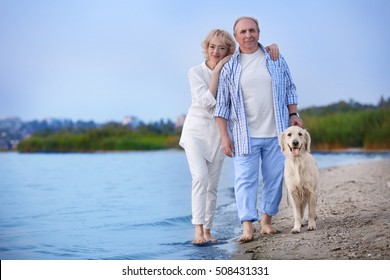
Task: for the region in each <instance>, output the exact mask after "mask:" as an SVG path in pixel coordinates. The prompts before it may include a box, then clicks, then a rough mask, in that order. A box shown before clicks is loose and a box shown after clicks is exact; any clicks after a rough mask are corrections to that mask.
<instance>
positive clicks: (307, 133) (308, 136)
mask: <svg viewBox="0 0 390 280" xmlns="http://www.w3.org/2000/svg"><path fill="white" fill-rule="evenodd" d="M304 131H305V140H306V145H305V148H306V151H307V152H309V153H310V145H311V137H310V134H309V132H308V131H307V129H305V130H304Z"/></svg>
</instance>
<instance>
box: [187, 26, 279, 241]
mask: <svg viewBox="0 0 390 280" xmlns="http://www.w3.org/2000/svg"><path fill="white" fill-rule="evenodd" d="M202 48H203V52H204V56H205V59H206V60H205V62H203V63H202V64H200V65H198V66H195V67H193V68H191V69H190V70H189V72H188V77H189V82H190V87H191V96H192V103H191V106H190V108H189V109H188V113H187V117H186V120H185V122H184V126H183V131H182V134H181V138H180V146H182V147H183V148H184V150H185V152H186V156H187V161H188V165H189V169H190V172H191V176H192V224H193V225H194V226H195V236H194V240H193V241H192V243H194V244H198V245H201V244H204V243H206V242H208V241H211V242H213V241H216V240H215V238H214V237H213V236H212V234H211V228H212V224H213V220H214V214H215V209H216V203H217V188H218V182H219V177H220V174H221V169H222V164H223V159H224V157H225V156H224V153H223V152H222V150H221V138H220V135H219V131H218V127H217V124H216V121H215V119H214V117H213V111H214V107H215V104H216V94H217V86H218V78H219V72H220V71H221V69H222V67H223V65H224V64H225V63H226V62H227V61H228V60H229V58H230V57H231V55H232V54H233V53H234V51H235V48H236V45H235V41H234V39H233V37H232V36H231V35H230V33H228V32H226V31H224V30H220V29H214V30H211V31H210V32H209V34H208V35H207V37H206V38H205V40H204V41H203V43H202ZM267 49H268V50H269V51H271V56H272V57H273V59H276V58H277V57H278V56H279V51H278V47H277V46H276V45H272V46H270V47H268V48H267Z"/></svg>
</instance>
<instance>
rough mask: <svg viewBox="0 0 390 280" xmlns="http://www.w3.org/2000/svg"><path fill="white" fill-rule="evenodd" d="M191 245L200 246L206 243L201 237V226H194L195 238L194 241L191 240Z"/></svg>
mask: <svg viewBox="0 0 390 280" xmlns="http://www.w3.org/2000/svg"><path fill="white" fill-rule="evenodd" d="M192 243H193V244H196V245H201V244H204V243H206V239H204V236H203V225H195V236H194V240H192Z"/></svg>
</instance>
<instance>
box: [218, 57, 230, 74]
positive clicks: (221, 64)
mask: <svg viewBox="0 0 390 280" xmlns="http://www.w3.org/2000/svg"><path fill="white" fill-rule="evenodd" d="M231 57H232V55H227V56H225V57H224V58H222V59H221V60H220V61H218V63H217V65H215V68H214V70H215V71H218V72H219V71H221V69H222V67H223V66H224V65H225V63H226V62H228V61H229V59H230V58H231Z"/></svg>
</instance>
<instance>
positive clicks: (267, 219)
mask: <svg viewBox="0 0 390 280" xmlns="http://www.w3.org/2000/svg"><path fill="white" fill-rule="evenodd" d="M271 220H272V217H271V216H269V215H268V214H263V215H262V217H261V223H260V225H261V230H260V233H261V234H275V233H279V231H278V230H277V229H275V228H274V227H273V226H272V225H271Z"/></svg>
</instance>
